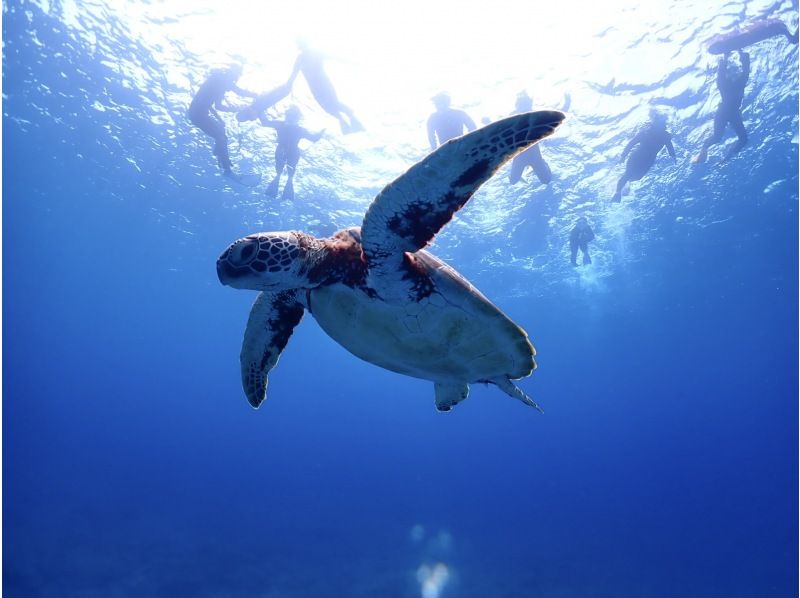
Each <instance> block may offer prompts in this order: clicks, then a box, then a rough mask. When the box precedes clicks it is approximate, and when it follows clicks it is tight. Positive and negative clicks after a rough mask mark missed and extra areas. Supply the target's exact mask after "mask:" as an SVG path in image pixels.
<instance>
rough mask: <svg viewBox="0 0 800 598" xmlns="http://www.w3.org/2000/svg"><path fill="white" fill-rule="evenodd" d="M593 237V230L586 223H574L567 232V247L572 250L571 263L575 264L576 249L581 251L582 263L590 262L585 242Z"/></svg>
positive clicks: (576, 263)
mask: <svg viewBox="0 0 800 598" xmlns="http://www.w3.org/2000/svg"><path fill="white" fill-rule="evenodd" d="M593 239H594V232H593V231H592V229H591V228H590V227H589V225H588V224H576V225H575V228H573V229H572V231H571V232H570V233H569V248H570V251H571V252H572V265H573V266H577V265H578V262H577V259H578V249H580V250H581V251H582V252H583V263H584V265H585V264H591V263H592V258H590V257H589V248H588V247H587V243H589V241H591V240H593Z"/></svg>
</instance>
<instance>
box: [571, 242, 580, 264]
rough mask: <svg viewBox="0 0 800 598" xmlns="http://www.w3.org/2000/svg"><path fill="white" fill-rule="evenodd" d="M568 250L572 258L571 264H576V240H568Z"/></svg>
mask: <svg viewBox="0 0 800 598" xmlns="http://www.w3.org/2000/svg"><path fill="white" fill-rule="evenodd" d="M569 250H570V253H571V254H572V260H571V261H572V265H573V266H577V265H578V243H577V242H576V241H573V240H572V239H570V240H569Z"/></svg>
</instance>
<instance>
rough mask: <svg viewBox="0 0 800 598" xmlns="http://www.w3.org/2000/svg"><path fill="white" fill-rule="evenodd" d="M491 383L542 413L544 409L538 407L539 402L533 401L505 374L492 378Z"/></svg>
mask: <svg viewBox="0 0 800 598" xmlns="http://www.w3.org/2000/svg"><path fill="white" fill-rule="evenodd" d="M489 382H491V383H492V384H494V385H496V386H497V388H499V389H500V390H502V391H503V392H504V393H506V394H507V395H508V396H510V397H514V398H515V399H519V400H520V401H522V402H523V403H525V404H526V405H529V406H531V407H533V408H534V409H536V410H537V411H539V412H540V413H544V409H542V408H541V407H539V403H537V402H536V401H534V400H533V399H532V398H530V397H529V396H528V395H526V394H525V393H524V392H522V390H520V389H519V388H518V387H517V386H516V385H515V384H514V383H513V382H512V381H511V380H509V379H508V378H507V377H506V376H500V377H498V378H492V379H491V380H489Z"/></svg>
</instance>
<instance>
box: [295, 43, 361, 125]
mask: <svg viewBox="0 0 800 598" xmlns="http://www.w3.org/2000/svg"><path fill="white" fill-rule="evenodd" d="M297 47H298V49H299V50H300V54H299V55H298V57H297V60H296V61H295V63H294V69H293V71H292V79H293V78H294V77H295V76H296V74H297V73H298V72H301V73H303V76H304V77H305V79H306V83H308V88H309V90H310V91H311V94H312V95H313V96H314V99H315V100H316V101H317V103H318V104H319V105H320V107H321V108H322V109H323V110H324V111H325V112H327V113H328V114H330V115H331V116H333V117H335V118H336V119H337V120H338V121H339V125H340V126H341V128H342V133H345V134H347V133H355V132H357V131H363V130H364V126H363V125H362V124H361V123H360V122H359V120H358V119H357V118H356V117H355V114H353V111H352V110H351V109H350V108H349V107H348V106H346V105H345V104H343V103H342V102H341V101H340V100H339V97H338V96H337V95H336V90H335V89H334V88H333V83H331V80H330V78H329V77H328V74H327V73H326V72H325V69H324V67H323V62H324V60H325V57H324V56H323V55H322V54H321V53H320V52H318V51H316V50H313V49H311V47H310V46H309V45H308V44H307V43H306V42H305V41H304V40H299V41H298V42H297Z"/></svg>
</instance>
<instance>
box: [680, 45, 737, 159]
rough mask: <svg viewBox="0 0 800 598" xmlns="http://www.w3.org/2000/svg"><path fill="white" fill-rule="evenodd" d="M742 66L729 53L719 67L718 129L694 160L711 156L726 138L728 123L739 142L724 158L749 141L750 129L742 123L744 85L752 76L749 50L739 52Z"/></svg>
mask: <svg viewBox="0 0 800 598" xmlns="http://www.w3.org/2000/svg"><path fill="white" fill-rule="evenodd" d="M739 60H740V61H741V69H740V70H737V69H736V68H735V67H734V66H732V65H731V64H730V63H729V62H728V54H725V55H724V56H723V57H722V58H721V59H720V61H719V65H718V66H717V89H719V94H720V96H721V97H722V99H721V101H720V103H719V108H717V113H716V114H715V115H714V128H713V130H712V132H711V135H709V137H708V138H707V139H706V140H705V141H704V142H703V147H702V148H700V153H699V154H697V155H696V156H695V157H694V159H693V162H695V163H700V162H705V161H706V159H707V158H708V148H709V147H711V146H712V145H714V144H715V143H719V142H720V141H722V137H723V135H724V134H725V127H727V126H728V125H730V126H731V128H732V129H733V130H734V131H735V132H736V136H737V139H736V142H735V143H734V144H733V145H732V146H731V148H730V150H728V153H727V154H726V156H725V158H724V160H727V159H729V158H730V157H731V156H733V155H734V154H735V153H736V152H738V151H739V150H740V149H742V148H743V147H744V146H745V144H746V143H747V130H746V129H745V128H744V123H743V122H742V100H743V99H744V88H745V86H746V85H747V79H748V78H749V77H750V55H749V54H748V53H747V52H742V51H741V50H740V51H739Z"/></svg>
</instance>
